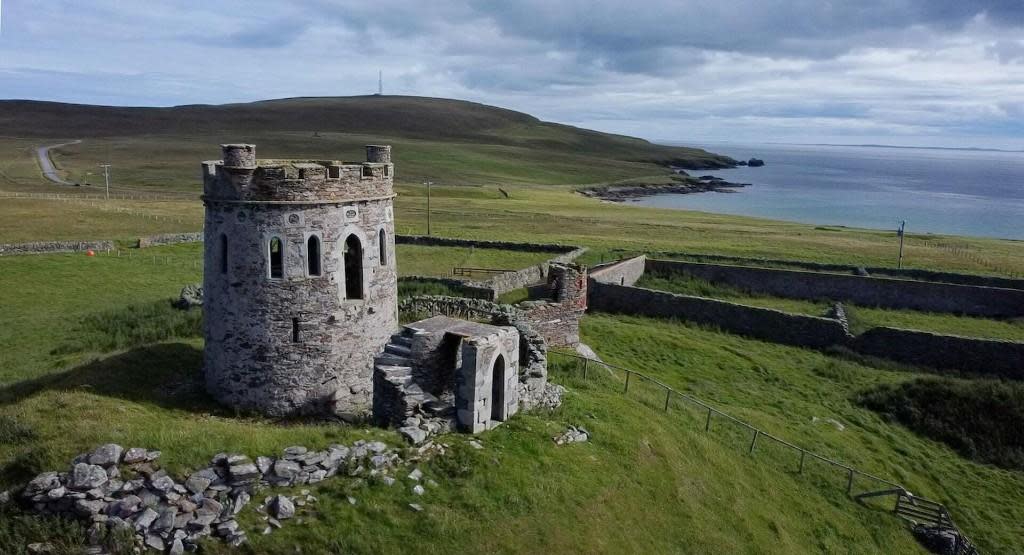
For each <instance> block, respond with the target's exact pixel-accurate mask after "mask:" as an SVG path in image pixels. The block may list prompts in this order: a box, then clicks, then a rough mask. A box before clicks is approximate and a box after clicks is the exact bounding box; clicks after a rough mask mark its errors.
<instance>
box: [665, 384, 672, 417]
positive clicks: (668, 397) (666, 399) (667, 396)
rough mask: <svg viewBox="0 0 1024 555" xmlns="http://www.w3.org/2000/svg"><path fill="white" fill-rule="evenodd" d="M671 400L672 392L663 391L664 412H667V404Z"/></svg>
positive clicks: (668, 390)
mask: <svg viewBox="0 0 1024 555" xmlns="http://www.w3.org/2000/svg"><path fill="white" fill-rule="evenodd" d="M670 399H672V390H671V389H665V411H666V412H668V402H669V400H670Z"/></svg>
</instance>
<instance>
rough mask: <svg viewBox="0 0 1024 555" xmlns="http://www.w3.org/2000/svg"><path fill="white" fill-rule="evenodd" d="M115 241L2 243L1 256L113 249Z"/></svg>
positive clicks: (0, 247) (0, 245)
mask: <svg viewBox="0 0 1024 555" xmlns="http://www.w3.org/2000/svg"><path fill="white" fill-rule="evenodd" d="M113 248H114V242H113V241H37V242H32V243H10V244H6V245H4V244H0V256H7V255H13V254H47V253H60V252H85V251H89V250H92V251H109V250H113Z"/></svg>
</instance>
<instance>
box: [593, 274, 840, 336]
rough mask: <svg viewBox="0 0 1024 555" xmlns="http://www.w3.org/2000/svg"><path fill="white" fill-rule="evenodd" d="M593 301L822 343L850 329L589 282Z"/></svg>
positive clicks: (606, 307)
mask: <svg viewBox="0 0 1024 555" xmlns="http://www.w3.org/2000/svg"><path fill="white" fill-rule="evenodd" d="M590 307H591V308H593V309H594V310H600V311H604V312H615V313H622V314H637V315H642V316H653V317H657V318H679V319H681V320H687V321H690V322H694V323H697V324H703V325H707V326H714V327H718V328H721V329H722V330H725V331H728V332H731V333H736V334H740V335H746V336H749V337H754V338H757V339H763V340H765V341H772V342H775V343H784V344H787V345H796V346H798V347H811V348H823V347H828V346H830V345H841V344H845V343H846V342H847V340H848V339H849V336H848V335H847V334H846V330H845V329H844V328H843V326H842V324H841V323H840V322H839V321H837V320H831V319H828V318H819V317H816V316H805V315H802V314H790V313H788V312H782V311H780V310H773V309H770V308H758V307H752V306H746V305H741V304H736V303H730V302H726V301H720V300H716V299H707V298H704V297H691V296H687V295H677V294H675V293H666V292H664V291H655V290H652V289H643V288H640V287H629V286H624V285H615V284H610V283H601V282H599V281H597V280H594V279H592V280H591V282H590Z"/></svg>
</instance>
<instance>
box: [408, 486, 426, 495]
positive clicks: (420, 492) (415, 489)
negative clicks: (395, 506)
mask: <svg viewBox="0 0 1024 555" xmlns="http://www.w3.org/2000/svg"><path fill="white" fill-rule="evenodd" d="M426 491H427V490H425V489H423V486H421V485H420V484H416V485H415V486H413V487H412V492H413V493H415V494H416V495H423V494H424V493H426Z"/></svg>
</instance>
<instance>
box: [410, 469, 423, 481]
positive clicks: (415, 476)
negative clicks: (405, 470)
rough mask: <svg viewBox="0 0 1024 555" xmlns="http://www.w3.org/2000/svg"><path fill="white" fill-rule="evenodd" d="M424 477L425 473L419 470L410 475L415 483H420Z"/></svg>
mask: <svg viewBox="0 0 1024 555" xmlns="http://www.w3.org/2000/svg"><path fill="white" fill-rule="evenodd" d="M422 477H423V471H422V470H420V469H418V468H416V469H414V470H413V471H412V472H410V473H409V479H410V480H412V481H413V482H419V481H420V478H422Z"/></svg>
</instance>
